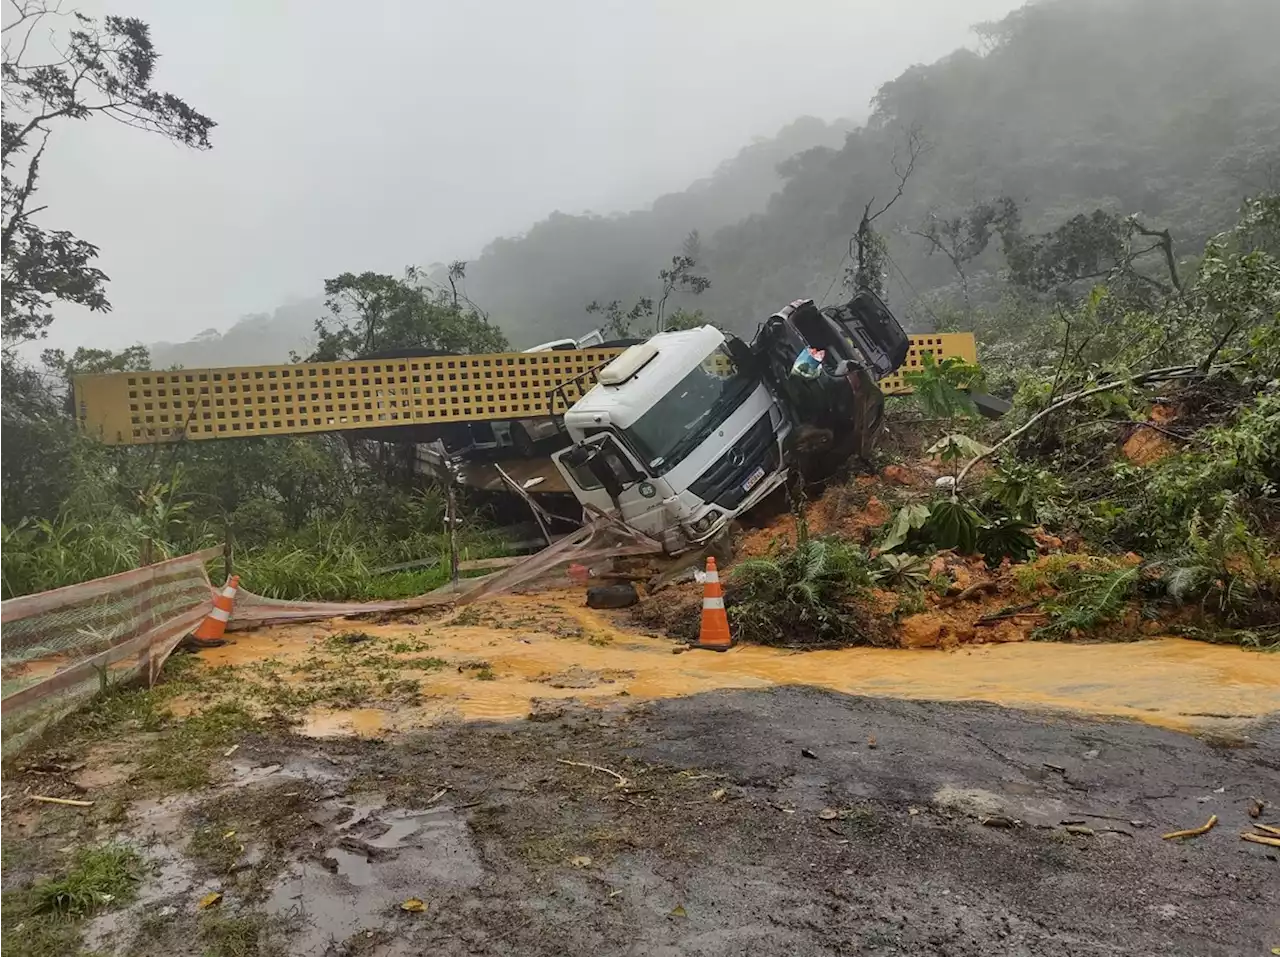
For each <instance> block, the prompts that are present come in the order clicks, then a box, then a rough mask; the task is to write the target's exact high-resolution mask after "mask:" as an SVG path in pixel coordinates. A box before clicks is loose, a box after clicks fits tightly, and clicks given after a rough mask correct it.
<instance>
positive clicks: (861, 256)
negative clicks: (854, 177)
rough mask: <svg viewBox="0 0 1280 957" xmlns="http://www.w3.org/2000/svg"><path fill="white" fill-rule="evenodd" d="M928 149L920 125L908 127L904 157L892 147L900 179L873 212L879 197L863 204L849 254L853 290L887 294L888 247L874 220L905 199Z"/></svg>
mask: <svg viewBox="0 0 1280 957" xmlns="http://www.w3.org/2000/svg"><path fill="white" fill-rule="evenodd" d="M928 151H929V144H928V143H926V142H925V140H924V137H923V136H921V134H920V128H919V127H918V126H912V127H910V128H909V129H908V130H907V143H906V154H907V155H906V159H905V160H903V159H900V158H899V154H898V147H896V146H895V147H894V148H893V156H892V157H891V158H890V159H889V165H890V166H892V167H893V173H894V176H895V177H897V180H898V182H897V186H896V187H895V188H894V192H893V195H892V196H890V197H889V199H888V200H887V201H886V202H885V203H884V205H882V206H881V207H880V208H879V209H878V210H876V211H875V212H874V213H873V212H871V207H872V206H874V205H875V202H876V198H875V197H874V196H872V197H871V198H870V199H869V200H867V204H866V205H865V206H863V207H862V218H861V219H860V220H859V221H858V229H857V231H856V232H855V233H854V234H853V236H852V237H851V238H850V240H849V258H850V259H851V260H852V261H853V262H852V265H851V267H850V269H849V271H848V273H847V274H846V277H845V285H847V286H850V287H851V288H852V291H853V292H855V293H856V292H860V291H862V290H863V289H868V290H870V291H871V292H874V293H875V294H876V295H878V296H882V295H883V294H884V262H885V258H886V256H887V250H886V249H885V245H884V239H883V238H881V236H880V235H879V234H877V233H876V231H875V229H874V228H873V227H872V225H871V224H872V223H874V222H875V221H876V220H877V219H879V218H880V217H881V216H883V215H884V214H885V213H887V212H888V211H889V210H890V209H892V208H893V204H894V203H896V202H897V201H898V200H900V199H902V194H903V193H905V192H906V189H907V180H909V179H911V174H912V173H914V172H915V169H916V163H917V161H918V160H919V159H920V157H921V156H923V155H924V154H925V153H927V152H928ZM855 247H856V249H857V252H856V255H855V252H854V249H855Z"/></svg>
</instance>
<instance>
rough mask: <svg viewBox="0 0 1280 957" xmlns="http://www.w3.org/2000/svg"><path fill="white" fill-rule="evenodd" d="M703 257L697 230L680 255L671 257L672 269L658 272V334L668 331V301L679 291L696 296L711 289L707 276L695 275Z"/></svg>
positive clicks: (685, 241)
mask: <svg viewBox="0 0 1280 957" xmlns="http://www.w3.org/2000/svg"><path fill="white" fill-rule="evenodd" d="M701 255H702V241H701V239H700V238H699V237H698V231H697V230H696V229H695V230H693V232H691V233H689V235H688V236H686V237H685V240H684V245H683V246H681V249H680V255H678V256H672V257H671V268H670V269H660V270H658V278H659V279H660V280H661V281H662V295H661V297H659V299H658V318H657V322H656V323H655V328H656V329H657V331H658V332H664V331H666V323H665V319H666V309H667V299H669V298H670V296H671V293H673V292H674V291H675V290H677V289H682V290H685V291H688V292H690V293H692V294H693V295H695V296H698V295H701V294H702V293H704V292H706V291H707V290H708V289H709V288H711V280H710V279H708V278H707V277H705V276H698V275H695V274H694V272H693V270H694V267H696V266H697V265H698V259H699V257H701Z"/></svg>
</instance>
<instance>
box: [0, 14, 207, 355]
mask: <svg viewBox="0 0 1280 957" xmlns="http://www.w3.org/2000/svg"><path fill="white" fill-rule="evenodd" d="M6 2H7V3H8V4H9V5H10V6H11V7H12V11H11V16H10V22H9V23H7V24H6V25H5V26H4V28H3V33H4V56H3V88H4V102H5V107H6V110H5V117H4V120H3V147H2V159H0V165H2V166H3V170H4V175H3V222H2V224H0V253H2V254H3V261H4V292H3V297H2V298H3V318H2V332H3V339H4V343H5V345H6V346H8V345H11V344H15V343H17V342H22V341H27V340H31V339H38V338H41V337H43V336H44V335H45V334H46V329H47V328H48V326H49V324H50V323H51V322H52V321H53V306H54V303H55V302H58V301H61V302H69V303H74V304H76V305H80V306H84V307H86V308H88V309H89V310H91V311H94V312H106V311H108V310H109V309H110V308H111V304H110V302H109V301H108V300H107V296H106V288H105V287H106V282H107V276H106V274H105V273H104V272H103V271H102V270H101V269H99V268H97V266H96V265H94V262H95V260H96V259H97V256H98V247H97V246H95V245H94V244H93V243H91V242H87V241H86V240H83V239H79V238H77V237H76V236H73V235H72V234H71V233H70V232H68V231H66V230H58V229H52V230H51V229H46V228H45V227H43V226H40V225H38V224H37V223H36V222H35V217H36V215H37V214H39V213H41V212H43V211H44V209H45V207H44V206H33V197H34V196H35V193H36V189H37V187H38V186H39V181H40V163H41V160H42V159H43V157H44V151H45V149H46V147H47V146H48V144H49V137H50V136H51V135H52V133H53V130H54V128H55V124H56V123H57V122H58V121H60V120H85V119H88V118H90V117H92V116H106V117H109V118H111V119H113V120H116V121H117V122H120V123H124V124H125V125H127V126H133V127H136V128H137V129H141V130H145V131H147V132H150V133H158V134H159V135H161V136H164V137H165V138H167V139H170V140H172V141H174V142H175V143H181V144H182V145H184V146H190V147H192V148H194V149H201V150H204V149H209V148H210V143H209V133H210V131H211V130H212V129H213V127H214V126H215V123H214V121H213V120H211V119H210V118H209V117H207V116H205V115H204V114H202V113H199V112H197V111H196V110H195V109H193V108H192V107H191V106H189V105H188V104H187V103H186V102H185V101H183V100H181V99H179V98H178V97H177V96H174V95H173V94H172V93H160V92H158V91H156V90H153V89H152V88H151V82H152V79H153V74H154V72H155V66H156V61H157V60H158V59H159V54H158V53H157V52H156V49H155V46H154V45H153V44H152V42H151V33H150V29H149V28H148V26H147V25H146V24H145V23H143V22H142V21H141V20H136V19H132V18H125V17H116V16H109V17H106V18H105V19H104V20H103V21H102V23H101V24H99V22H98V21H96V20H94V19H93V18H91V17H87V16H85V15H83V14H81V13H71V14H64V13H62V11H61V10H60V9H59V8H58V6H57V5H55V4H53V3H52V2H51V0H6ZM68 16H69V17H70V18H71V23H70V29H69V30H67V31H66V32H65V35H63V36H57V35H56V34H55V33H54V32H52V31H51V34H50V37H49V39H48V43H47V45H48V46H49V47H50V48H51V49H52V54H51V57H41V56H37V55H36V53H35V51H34V50H33V45H34V46H35V47H39V46H41V45H43V44H44V43H45V40H44V37H43V36H41V35H40V34H41V33H42V29H43V27H44V26H45V25H46V24H47V23H48V21H49V20H50V19H51V18H55V17H68Z"/></svg>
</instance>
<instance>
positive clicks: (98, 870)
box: [28, 843, 142, 917]
mask: <svg viewBox="0 0 1280 957" xmlns="http://www.w3.org/2000/svg"><path fill="white" fill-rule="evenodd" d="M141 880H142V858H141V857H139V856H138V852H137V851H135V850H134V849H133V848H131V847H128V846H126V845H124V844H114V843H111V844H99V845H97V846H96V847H86V848H82V849H81V850H79V851H77V852H76V855H75V857H74V859H73V860H72V863H71V868H70V870H68V871H67V873H66V874H64V875H62V876H61V877H56V878H46V879H45V880H42V881H37V882H36V883H35V884H33V885H32V886H31V889H30V891H29V892H28V893H29V900H30V906H31V913H33V914H57V915H59V916H61V917H88V916H90V915H91V914H94V913H95V912H97V911H98V910H99V909H100V908H102V907H105V906H106V905H108V904H117V905H118V904H123V903H127V902H128V901H130V900H131V899H132V898H133V897H134V895H135V894H136V893H137V885H138V883H139V882H140V881H141Z"/></svg>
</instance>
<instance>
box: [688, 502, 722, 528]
mask: <svg viewBox="0 0 1280 957" xmlns="http://www.w3.org/2000/svg"><path fill="white" fill-rule="evenodd" d="M719 517H720V512H719V511H718V510H716V509H714V508H713V509H711V511H709V512H707V514H706V515H703V516H702V518H700V519H698V520H697V521H696V522H694V523H693V530H694V531H695V532H699V533H701V532H705V531H706V530H707V529H709V528H710V527H711V526H712V525H714V524H715V521H716V519H718V518H719Z"/></svg>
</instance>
